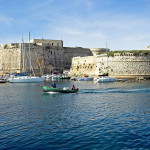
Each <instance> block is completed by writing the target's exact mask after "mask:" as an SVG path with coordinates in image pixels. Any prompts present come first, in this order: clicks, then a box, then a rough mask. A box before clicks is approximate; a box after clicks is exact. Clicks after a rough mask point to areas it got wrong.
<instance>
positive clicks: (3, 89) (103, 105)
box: [0, 80, 150, 150]
mask: <svg viewBox="0 0 150 150" xmlns="http://www.w3.org/2000/svg"><path fill="white" fill-rule="evenodd" d="M51 83H52V81H45V82H43V83H9V82H7V83H5V84H1V86H0V103H1V104H0V106H1V109H0V115H1V119H0V120H1V121H0V131H1V136H0V143H1V149H15V150H18V149H53V150H54V149H122V148H124V149H148V148H149V146H150V145H149V143H150V139H149V137H150V133H149V122H150V113H149V109H150V101H149V97H150V81H149V80H147V81H142V82H138V81H136V82H135V81H134V82H131V81H130V82H129V81H127V82H108V83H99V84H94V82H93V81H83V82H82V81H72V80H59V81H56V82H55V83H56V85H57V87H60V88H63V87H68V88H71V86H72V84H74V85H75V86H76V87H78V88H79V89H80V90H79V91H78V92H77V93H69V94H66V93H54V94H51V93H44V92H43V89H42V87H41V86H40V85H41V84H42V85H45V86H51Z"/></svg>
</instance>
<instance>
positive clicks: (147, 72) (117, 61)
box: [70, 55, 150, 78]
mask: <svg viewBox="0 0 150 150" xmlns="http://www.w3.org/2000/svg"><path fill="white" fill-rule="evenodd" d="M85 60H86V61H85ZM91 62H92V63H93V68H92V69H90V67H86V68H84V66H90V63H91ZM107 72H108V73H109V76H110V77H116V78H135V77H139V76H141V77H150V56H149V55H148V56H115V57H107V56H104V55H99V56H91V57H80V58H74V59H72V66H71V70H70V74H71V75H72V76H73V75H74V74H76V75H77V76H82V75H83V74H84V73H85V74H88V75H90V76H94V75H95V76H98V75H103V74H106V73H107Z"/></svg>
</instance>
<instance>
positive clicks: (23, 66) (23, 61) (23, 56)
mask: <svg viewBox="0 0 150 150" xmlns="http://www.w3.org/2000/svg"><path fill="white" fill-rule="evenodd" d="M24 51H25V50H24V40H23V35H22V72H24V71H25V65H24V64H25V60H24V58H25V55H24Z"/></svg>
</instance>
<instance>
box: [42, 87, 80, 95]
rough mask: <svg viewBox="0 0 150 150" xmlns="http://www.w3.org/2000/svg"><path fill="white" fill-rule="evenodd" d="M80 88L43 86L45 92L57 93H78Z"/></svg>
mask: <svg viewBox="0 0 150 150" xmlns="http://www.w3.org/2000/svg"><path fill="white" fill-rule="evenodd" d="M78 90H79V89H78V88H77V89H75V90H72V89H67V88H63V89H61V88H53V87H47V86H43V91H44V92H56V93H76V92H77V91H78Z"/></svg>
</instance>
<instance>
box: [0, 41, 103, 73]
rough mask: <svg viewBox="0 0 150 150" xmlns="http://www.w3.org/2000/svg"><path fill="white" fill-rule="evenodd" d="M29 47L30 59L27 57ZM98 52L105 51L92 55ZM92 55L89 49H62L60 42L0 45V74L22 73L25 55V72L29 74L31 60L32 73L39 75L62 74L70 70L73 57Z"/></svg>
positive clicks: (94, 51)
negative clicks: (54, 72)
mask: <svg viewBox="0 0 150 150" xmlns="http://www.w3.org/2000/svg"><path fill="white" fill-rule="evenodd" d="M29 46H30V56H31V57H29ZM23 49H24V51H23ZM99 50H102V51H104V50H105V49H93V53H97V51H99ZM93 53H92V50H90V49H89V48H82V47H63V41H62V40H47V39H33V40H32V41H31V42H30V44H29V43H11V44H1V45H0V74H6V73H14V72H17V73H20V72H22V68H23V59H22V58H23V54H24V55H25V57H24V58H25V60H24V61H25V65H24V67H25V70H26V71H27V72H29V70H30V63H29V58H31V66H32V72H33V73H34V74H35V75H40V74H49V73H52V72H53V71H54V70H56V71H59V72H60V73H62V72H63V71H64V70H69V69H70V67H71V62H72V58H73V57H77V56H80V57H85V56H92V55H93Z"/></svg>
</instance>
